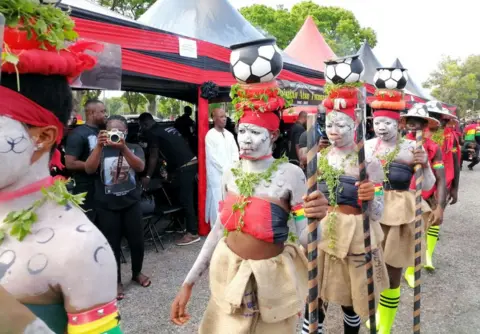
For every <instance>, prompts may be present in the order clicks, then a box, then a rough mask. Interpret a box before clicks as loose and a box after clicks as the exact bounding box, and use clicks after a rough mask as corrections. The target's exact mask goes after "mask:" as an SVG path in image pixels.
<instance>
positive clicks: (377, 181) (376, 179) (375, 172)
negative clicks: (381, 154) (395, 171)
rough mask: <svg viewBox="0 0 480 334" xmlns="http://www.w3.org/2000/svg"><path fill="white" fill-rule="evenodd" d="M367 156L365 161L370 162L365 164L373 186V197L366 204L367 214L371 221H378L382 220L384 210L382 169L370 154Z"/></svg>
mask: <svg viewBox="0 0 480 334" xmlns="http://www.w3.org/2000/svg"><path fill="white" fill-rule="evenodd" d="M366 154H368V156H367V159H366V161H370V162H369V163H367V164H366V168H367V175H368V178H369V180H370V181H371V182H373V184H374V185H375V197H374V198H373V200H372V201H370V202H369V203H368V211H367V214H368V216H369V217H370V219H371V220H373V221H380V220H381V219H382V214H383V208H384V193H383V179H384V174H383V168H382V164H381V163H380V161H379V160H378V159H377V158H375V157H373V153H372V152H368V153H366Z"/></svg>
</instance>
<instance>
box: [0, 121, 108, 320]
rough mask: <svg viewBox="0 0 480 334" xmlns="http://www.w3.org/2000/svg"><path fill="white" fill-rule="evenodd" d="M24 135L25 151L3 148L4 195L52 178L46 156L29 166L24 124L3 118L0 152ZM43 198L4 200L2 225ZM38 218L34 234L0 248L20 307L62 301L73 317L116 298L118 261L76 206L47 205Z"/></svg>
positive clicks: (30, 148) (2, 268)
mask: <svg viewBox="0 0 480 334" xmlns="http://www.w3.org/2000/svg"><path fill="white" fill-rule="evenodd" d="M22 136H23V137H25V138H27V139H26V140H22V141H21V143H19V144H17V145H15V147H14V148H15V151H16V152H20V148H22V153H15V152H14V151H13V150H10V151H8V152H7V151H5V150H1V149H0V159H1V161H2V164H1V165H0V171H1V172H0V186H1V187H0V193H2V192H7V191H13V190H17V189H21V188H23V187H25V186H27V185H29V184H32V183H34V182H36V181H39V180H42V179H44V178H46V177H48V176H49V169H48V163H49V157H48V154H44V155H43V156H42V157H40V158H39V159H38V160H37V161H36V162H35V163H33V164H31V163H30V162H31V157H32V154H33V152H34V151H35V144H34V139H33V138H29V134H28V132H27V130H26V128H25V127H24V126H23V125H22V124H21V123H19V122H16V121H13V120H11V119H8V118H5V117H0V148H2V147H3V148H4V147H5V142H6V140H7V139H8V138H21V137H22ZM20 145H22V146H20ZM17 148H18V149H17ZM5 165H8V166H11V167H10V168H9V169H6V167H5ZM41 197H42V194H41V192H36V193H32V194H29V195H26V196H23V197H20V198H16V199H14V200H11V201H8V202H0V226H1V225H2V224H4V223H3V219H4V218H5V217H6V216H7V214H8V213H9V212H11V211H17V210H22V209H26V208H28V207H30V206H31V205H32V203H33V202H34V201H35V200H37V199H40V198H41ZM37 214H38V220H37V222H36V223H34V225H33V226H32V229H31V230H32V233H31V234H30V235H28V236H27V237H26V238H25V239H24V240H23V241H22V242H20V241H18V240H17V239H16V238H13V237H10V236H9V235H6V238H5V240H4V241H3V243H2V244H0V284H1V285H2V286H3V287H4V288H5V289H6V290H7V291H8V292H9V293H11V294H12V295H13V296H14V297H16V298H17V300H19V301H20V302H22V303H29V304H58V303H62V302H63V303H64V305H65V309H66V311H67V312H69V313H76V312H80V311H84V310H88V309H91V308H93V307H95V306H97V305H101V304H105V303H108V302H110V301H112V300H114V299H115V297H116V282H117V279H116V262H115V258H114V255H113V252H112V250H111V248H110V247H109V245H108V243H107V240H106V239H105V238H104V236H103V235H102V234H101V233H100V231H99V230H98V229H97V228H96V227H95V226H94V225H93V224H92V223H91V222H90V221H89V220H88V219H87V218H86V216H85V215H84V214H83V213H82V211H81V210H80V209H77V208H74V207H70V208H69V209H67V208H65V207H62V206H60V205H57V204H56V203H52V202H47V203H46V204H45V205H43V206H42V207H40V208H39V209H38V210H37Z"/></svg>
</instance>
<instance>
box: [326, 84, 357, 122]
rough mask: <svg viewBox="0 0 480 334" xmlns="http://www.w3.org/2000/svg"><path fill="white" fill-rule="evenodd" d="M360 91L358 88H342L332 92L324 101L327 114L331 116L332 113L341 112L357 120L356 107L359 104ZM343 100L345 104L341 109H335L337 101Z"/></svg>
mask: <svg viewBox="0 0 480 334" xmlns="http://www.w3.org/2000/svg"><path fill="white" fill-rule="evenodd" d="M357 96H358V90H357V89H356V88H340V89H336V90H332V91H331V92H330V94H328V98H326V99H325V100H324V101H323V106H324V107H325V109H326V113H327V114H329V113H331V112H332V111H337V112H341V113H343V114H345V115H347V116H348V117H350V118H351V119H353V120H355V118H356V117H355V107H356V106H357V103H358V98H357ZM337 99H341V100H343V103H342V104H341V105H340V108H339V109H335V108H334V107H335V100H337Z"/></svg>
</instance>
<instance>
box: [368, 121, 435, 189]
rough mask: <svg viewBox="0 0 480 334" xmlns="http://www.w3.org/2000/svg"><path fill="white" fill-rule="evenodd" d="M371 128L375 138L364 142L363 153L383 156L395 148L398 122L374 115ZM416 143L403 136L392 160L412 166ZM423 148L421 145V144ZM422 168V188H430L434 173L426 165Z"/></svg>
mask: <svg viewBox="0 0 480 334" xmlns="http://www.w3.org/2000/svg"><path fill="white" fill-rule="evenodd" d="M373 129H374V131H375V134H376V136H377V138H373V139H370V140H368V141H366V142H365V154H366V155H368V156H384V155H386V154H388V153H389V152H392V151H393V150H394V149H395V146H396V144H397V140H398V122H397V121H396V120H394V119H392V118H389V117H384V116H382V117H375V118H374V120H373ZM415 146H416V143H415V141H414V140H409V139H406V138H404V139H403V142H402V143H401V144H400V152H399V153H398V155H397V156H396V157H395V159H394V162H398V163H402V164H406V165H409V166H412V167H413V162H414V155H413V152H414V150H415ZM422 149H423V146H422ZM428 164H429V163H428V159H427V166H426V167H425V168H423V184H422V186H423V190H430V189H432V187H433V186H434V185H435V175H434V174H433V172H432V169H431V168H430V166H429V165H428Z"/></svg>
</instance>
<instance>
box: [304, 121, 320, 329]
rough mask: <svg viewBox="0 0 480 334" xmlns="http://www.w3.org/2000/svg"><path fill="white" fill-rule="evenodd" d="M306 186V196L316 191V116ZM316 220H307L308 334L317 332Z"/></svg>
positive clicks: (310, 127) (311, 127)
mask: <svg viewBox="0 0 480 334" xmlns="http://www.w3.org/2000/svg"><path fill="white" fill-rule="evenodd" d="M307 150H308V152H307V186H308V194H311V193H313V192H314V191H316V190H317V168H318V167H317V153H318V136H317V116H316V115H308V118H307ZM317 231H318V220H316V219H311V218H309V219H308V247H307V250H308V320H309V332H310V334H317V331H318V268H317V256H318V250H317V244H318V240H317V239H318V233H317Z"/></svg>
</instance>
